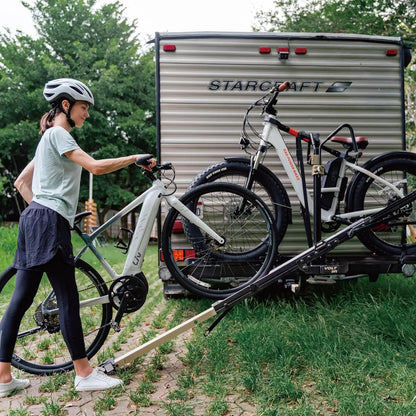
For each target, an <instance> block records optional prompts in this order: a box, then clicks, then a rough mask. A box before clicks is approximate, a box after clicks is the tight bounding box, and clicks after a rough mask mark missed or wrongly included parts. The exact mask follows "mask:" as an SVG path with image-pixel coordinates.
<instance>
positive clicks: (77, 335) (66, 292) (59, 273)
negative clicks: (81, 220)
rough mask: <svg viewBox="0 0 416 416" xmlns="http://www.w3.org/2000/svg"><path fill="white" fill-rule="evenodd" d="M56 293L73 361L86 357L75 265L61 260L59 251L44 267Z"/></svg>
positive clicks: (60, 316)
mask: <svg viewBox="0 0 416 416" xmlns="http://www.w3.org/2000/svg"><path fill="white" fill-rule="evenodd" d="M46 273H47V275H48V278H49V281H50V282H51V285H52V287H53V290H54V291H55V294H56V300H57V303H58V308H59V325H60V328H61V332H62V336H63V338H64V340H65V343H66V345H67V347H68V350H69V353H70V355H71V358H72V360H73V361H76V360H81V359H85V358H86V356H87V355H86V352H85V342H84V334H83V332H82V323H81V317H80V312H79V295H78V288H77V284H76V281H75V267H74V266H72V265H70V264H67V263H64V262H62V261H61V257H60V253H58V254H57V255H56V256H55V257H54V259H53V260H51V261H50V262H49V263H48V265H47V268H46Z"/></svg>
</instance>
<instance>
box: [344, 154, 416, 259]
mask: <svg viewBox="0 0 416 416" xmlns="http://www.w3.org/2000/svg"><path fill="white" fill-rule="evenodd" d="M370 170H371V171H372V172H373V173H375V174H376V175H377V176H379V177H381V178H383V179H385V180H387V181H388V182H390V183H392V184H394V185H395V186H396V187H397V188H398V189H400V190H401V192H402V193H403V195H407V194H408V193H409V192H411V191H412V190H414V189H415V188H416V161H415V160H414V159H413V157H412V158H409V157H405V156H401V157H396V158H391V159H387V160H383V161H381V162H379V163H377V164H375V165H374V166H372V167H371V168H370ZM397 199H399V196H398V195H395V194H394V193H393V192H392V191H391V190H390V189H389V188H388V187H387V186H384V185H383V184H380V183H378V182H377V181H375V180H374V179H373V178H370V177H368V176H366V175H364V174H362V175H361V176H360V180H358V181H357V182H356V186H355V187H354V189H353V190H351V202H350V210H351V211H360V210H363V209H371V208H382V207H386V206H388V205H389V204H390V203H392V202H394V201H396V200H397ZM415 228H416V202H412V203H411V204H409V206H407V207H406V209H404V210H402V212H401V213H400V214H398V215H397V216H396V217H394V218H392V219H391V220H390V221H388V222H386V223H383V224H378V225H377V226H375V227H373V228H371V229H370V230H365V231H362V232H360V233H358V234H357V236H358V238H359V239H360V240H361V242H362V243H363V244H364V245H365V246H366V247H367V248H369V249H370V250H372V251H374V252H375V253H377V254H380V255H402V254H408V255H415V254H416V231H415Z"/></svg>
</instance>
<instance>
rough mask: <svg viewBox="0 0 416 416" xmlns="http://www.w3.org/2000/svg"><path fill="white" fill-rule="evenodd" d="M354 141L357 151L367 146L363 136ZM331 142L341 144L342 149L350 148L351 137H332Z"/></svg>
mask: <svg viewBox="0 0 416 416" xmlns="http://www.w3.org/2000/svg"><path fill="white" fill-rule="evenodd" d="M355 141H356V142H357V147H358V148H359V149H365V148H366V147H367V145H368V140H367V138H366V137H364V136H358V137H356V138H355ZM331 142H336V143H341V144H342V145H343V146H344V147H352V138H351V137H343V136H334V137H332V139H331Z"/></svg>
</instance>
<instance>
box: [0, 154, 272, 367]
mask: <svg viewBox="0 0 416 416" xmlns="http://www.w3.org/2000/svg"><path fill="white" fill-rule="evenodd" d="M150 157H151V155H147V156H146V158H142V159H140V160H138V161H137V164H138V165H144V164H145V163H146V160H147V159H149V158H150ZM143 173H144V174H145V175H146V176H147V177H148V178H149V179H150V180H151V181H152V186H151V187H150V188H149V189H147V190H146V191H145V192H144V193H143V194H141V195H139V196H138V197H137V198H136V199H135V200H134V201H133V202H131V203H130V204H128V205H127V206H126V207H125V208H123V209H122V210H121V211H120V212H118V213H117V214H115V215H114V216H113V217H112V218H111V219H109V220H108V221H107V222H105V223H104V224H103V225H101V226H100V227H99V228H98V229H96V230H95V231H93V232H92V233H91V234H86V233H84V232H82V231H81V228H80V225H79V224H80V222H81V220H82V219H83V218H84V217H85V216H87V215H89V214H90V212H83V213H80V214H78V215H77V217H76V222H75V225H74V230H75V231H76V232H77V233H78V234H79V235H80V236H81V238H82V240H83V242H84V243H85V246H84V247H83V248H82V249H81V251H80V252H79V253H78V254H77V255H76V258H75V267H76V280H77V286H78V291H79V297H80V313H81V320H82V324H83V330H84V334H85V342H86V347H87V356H88V357H89V358H91V357H92V356H94V355H95V354H96V353H97V352H98V350H99V349H100V348H101V346H102V345H103V343H104V341H105V339H106V337H107V335H108V333H109V331H110V329H111V328H113V329H115V330H117V331H118V330H119V328H120V325H119V324H120V321H121V319H122V316H123V315H124V314H126V313H131V312H134V311H137V310H138V309H139V308H140V307H141V306H143V304H144V303H145V300H146V295H147V292H148V284H147V281H146V278H145V276H144V274H143V273H142V264H143V260H144V255H145V251H146V248H147V246H148V243H149V238H150V235H151V231H152V228H153V225H154V221H155V219H156V217H157V215H158V213H159V212H161V214H160V215H161V216H163V217H165V219H164V225H163V229H162V231H161V234H160V235H161V239H162V244H161V247H162V250H161V254H160V255H161V256H162V258H163V260H164V262H165V263H166V266H167V268H168V270H169V272H170V273H171V275H172V276H173V277H174V278H175V279H176V280H177V281H178V282H179V283H180V284H181V285H183V286H184V287H186V288H187V289H189V290H190V291H192V292H194V293H196V294H198V295H201V296H205V297H210V298H213V299H223V298H225V297H227V296H229V295H230V294H233V293H234V292H236V291H238V290H239V289H240V288H242V287H245V286H247V285H249V284H250V283H251V282H253V281H254V280H256V279H258V278H259V277H260V276H262V275H264V274H265V273H266V272H267V271H268V270H269V269H270V268H271V266H272V265H273V263H274V261H275V256H276V247H277V244H276V229H275V226H274V225H273V220H272V214H271V213H270V211H269V210H268V208H267V206H266V205H265V204H264V202H262V200H261V199H259V198H258V197H257V196H256V195H255V194H254V193H252V192H251V191H248V190H246V189H244V188H243V187H240V186H238V185H233V184H223V183H215V184H207V185H203V186H201V187H198V188H196V189H194V190H192V191H191V192H187V193H186V194H185V195H183V196H182V197H181V198H180V199H178V198H177V197H175V195H174V193H175V190H176V185H175V182H174V178H175V175H174V169H173V167H172V165H171V164H163V165H158V166H156V167H155V168H153V170H152V171H147V170H144V169H143ZM138 207H141V209H140V214H139V217H138V220H137V225H136V228H135V230H134V231H132V232H131V233H130V234H131V238H130V240H129V242H128V244H126V247H125V249H126V254H127V257H126V261H125V264H124V269H123V271H122V273H121V274H118V273H116V271H115V270H114V269H113V267H112V266H111V265H110V264H109V263H108V262H107V261H106V259H105V258H104V257H103V256H102V254H101V253H100V251H99V248H97V247H96V246H95V245H94V240H95V239H96V238H97V237H98V236H100V235H101V234H102V233H103V232H104V231H105V230H106V229H107V228H108V227H109V226H110V225H111V224H113V223H114V222H115V221H117V220H118V219H120V218H121V217H122V216H124V215H126V214H127V213H129V212H130V211H133V210H135V209H137V208H138ZM169 207H170V209H169V210H168V208H169ZM159 209H160V210H159ZM86 251H90V252H92V253H93V254H94V256H95V257H96V258H97V259H98V260H99V262H100V263H101V265H102V267H103V269H104V270H105V272H106V274H107V275H108V278H106V279H104V278H103V277H102V276H101V274H100V273H99V272H98V271H97V270H96V269H94V267H92V266H91V265H90V264H89V263H88V262H86V261H85V260H83V259H82V256H83V255H84V253H85V252H86ZM15 274H16V270H15V269H13V268H11V267H9V268H8V269H6V270H5V271H4V272H3V273H2V274H1V275H0V293H1V295H0V299H1V300H0V313H2V311H4V310H5V308H6V307H7V305H8V303H9V302H10V299H11V295H12V292H13V288H14V283H15ZM113 310H116V311H117V312H116V314H115V317H113ZM12 364H13V365H14V366H15V367H18V368H20V369H23V370H25V371H27V372H30V373H34V374H51V373H54V372H60V371H65V370H69V369H71V368H72V366H73V365H72V361H71V359H70V357H69V354H68V352H67V348H66V346H65V344H64V340H63V338H62V335H61V332H60V326H59V309H58V308H57V302H56V298H55V293H54V292H53V290H52V288H51V286H50V283H49V280H48V279H47V277H46V276H44V277H43V279H42V282H41V285H40V288H39V290H38V293H37V295H36V298H35V300H34V302H33V304H32V306H31V308H30V309H29V310H28V311H27V312H26V314H25V316H24V318H23V320H22V323H21V326H20V328H19V335H18V341H17V344H16V348H15V354H14V355H13V359H12Z"/></svg>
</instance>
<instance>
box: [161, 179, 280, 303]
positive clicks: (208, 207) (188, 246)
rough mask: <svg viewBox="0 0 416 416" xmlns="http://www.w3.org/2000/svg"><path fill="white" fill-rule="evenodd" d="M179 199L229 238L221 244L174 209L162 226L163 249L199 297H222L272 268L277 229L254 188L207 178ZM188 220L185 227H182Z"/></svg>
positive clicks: (172, 269) (175, 272)
mask: <svg viewBox="0 0 416 416" xmlns="http://www.w3.org/2000/svg"><path fill="white" fill-rule="evenodd" d="M181 201H182V203H183V204H184V205H186V206H187V207H188V208H189V209H191V210H192V211H193V212H194V213H197V214H198V215H199V216H200V217H201V219H202V220H203V221H204V223H205V224H206V225H208V226H209V227H211V228H212V229H213V230H214V231H215V232H216V233H217V234H219V235H220V236H221V237H223V238H224V239H225V244H223V245H219V244H218V243H217V242H216V241H214V240H213V239H212V238H211V237H209V236H208V235H207V234H206V233H205V232H204V231H202V230H200V229H199V227H197V226H195V225H193V224H190V222H189V221H188V220H185V219H184V218H182V217H181V215H180V214H179V213H178V212H177V211H176V210H175V209H170V211H169V213H168V215H167V216H166V219H165V222H164V226H163V230H162V252H163V256H164V261H165V262H166V266H167V268H168V269H169V271H170V273H171V274H172V276H173V277H174V278H175V279H176V280H177V281H178V282H179V283H180V284H181V285H182V286H183V287H185V288H186V289H188V290H189V291H190V292H192V293H194V294H196V295H199V296H204V297H208V298H212V299H223V298H225V297H227V296H229V295H230V294H232V293H234V292H236V291H238V290H239V289H241V288H242V287H244V286H246V285H248V284H250V283H251V282H253V281H254V280H256V279H258V278H259V277H261V276H262V275H264V274H265V273H266V272H267V271H268V270H269V269H270V268H271V266H272V265H273V263H274V260H275V257H276V253H277V249H276V247H277V244H276V228H275V226H274V224H273V219H272V215H271V213H270V211H269V209H268V208H267V206H266V205H265V204H264V202H263V201H262V200H261V199H260V198H258V197H257V196H256V195H255V194H254V193H253V192H251V191H248V190H246V189H244V188H243V187H241V186H238V185H234V184H225V183H209V184H205V185H201V186H199V187H197V188H194V189H193V190H191V191H190V192H187V193H186V194H185V195H184V196H183V197H182V198H181ZM185 222H186V227H183V228H184V229H185V232H180V231H182V227H181V225H183V223H185ZM178 231H179V232H178Z"/></svg>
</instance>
